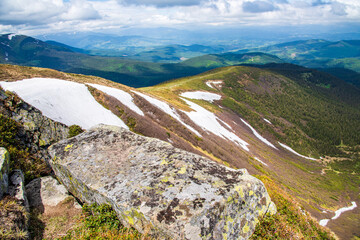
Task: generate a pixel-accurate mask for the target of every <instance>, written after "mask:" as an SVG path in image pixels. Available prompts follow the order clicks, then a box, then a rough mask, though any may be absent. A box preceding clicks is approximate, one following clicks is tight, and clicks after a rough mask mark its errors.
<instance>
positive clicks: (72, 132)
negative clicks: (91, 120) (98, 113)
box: [68, 125, 84, 138]
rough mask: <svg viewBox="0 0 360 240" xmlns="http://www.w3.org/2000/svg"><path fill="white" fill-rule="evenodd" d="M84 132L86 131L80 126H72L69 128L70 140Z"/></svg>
mask: <svg viewBox="0 0 360 240" xmlns="http://www.w3.org/2000/svg"><path fill="white" fill-rule="evenodd" d="M82 132H84V130H83V129H82V128H81V127H80V126H79V125H71V126H70V127H69V133H68V138H72V137H75V136H77V135H79V134H80V133H82Z"/></svg>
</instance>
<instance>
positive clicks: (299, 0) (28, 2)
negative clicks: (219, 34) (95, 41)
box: [0, 0, 360, 32]
mask: <svg viewBox="0 0 360 240" xmlns="http://www.w3.org/2000/svg"><path fill="white" fill-rule="evenodd" d="M29 6H31V7H29ZM336 22H355V23H359V22H360V1H358V0H173V1H170V0H101V1H99V0H36V1H34V0H0V31H1V30H2V31H5V30H4V29H18V31H19V30H24V29H26V30H28V31H35V30H38V31H40V30H41V31H43V32H46V31H57V32H59V31H72V30H75V31H87V30H93V31H98V30H100V31H101V30H104V29H119V28H121V27H124V26H132V27H142V28H147V27H159V26H164V27H175V28H176V27H179V26H181V27H186V26H191V27H193V26H197V27H199V26H220V25H221V26H241V25H265V24H266V25H288V24H290V25H291V24H294V25H296V24H329V23H336ZM109 31H110V30H109ZM12 32H15V30H12Z"/></svg>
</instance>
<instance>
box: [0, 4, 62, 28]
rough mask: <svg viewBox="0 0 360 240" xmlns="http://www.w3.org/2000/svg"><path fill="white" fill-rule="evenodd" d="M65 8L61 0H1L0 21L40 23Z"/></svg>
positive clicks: (4, 22) (3, 22)
mask: <svg viewBox="0 0 360 240" xmlns="http://www.w3.org/2000/svg"><path fill="white" fill-rule="evenodd" d="M65 9H66V7H65V5H64V3H63V2H62V0H38V1H33V0H18V1H14V0H1V1H0V23H1V24H7V25H10V24H11V25H19V24H41V23H43V22H44V20H45V19H46V20H48V21H51V19H52V18H54V17H55V16H58V15H60V14H61V13H62V12H63V11H64V10H65Z"/></svg>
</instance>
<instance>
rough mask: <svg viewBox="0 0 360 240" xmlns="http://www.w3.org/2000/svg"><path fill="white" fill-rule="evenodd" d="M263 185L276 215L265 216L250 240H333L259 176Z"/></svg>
mask: <svg viewBox="0 0 360 240" xmlns="http://www.w3.org/2000/svg"><path fill="white" fill-rule="evenodd" d="M259 178H260V180H261V181H262V182H263V183H264V184H265V186H266V189H267V191H268V193H269V195H270V197H271V200H272V201H273V202H274V203H275V204H276V207H277V214H275V215H272V216H266V217H264V218H263V219H261V220H260V222H259V223H258V224H257V226H256V229H255V232H254V234H253V235H252V236H251V238H250V239H254V240H255V239H269V240H270V239H271V240H272V239H323V240H329V239H335V237H334V236H333V235H332V234H331V233H330V232H329V231H328V230H326V229H325V228H323V227H321V226H320V225H319V224H318V223H317V222H316V220H315V219H313V218H311V217H310V215H308V214H307V213H305V212H303V211H302V210H301V206H300V204H299V203H298V202H297V201H296V200H295V199H294V198H292V197H291V196H290V195H289V194H288V193H286V192H285V191H284V190H282V189H281V188H280V187H279V186H278V185H277V184H276V183H275V182H274V181H272V180H270V179H269V178H268V177H266V176H259Z"/></svg>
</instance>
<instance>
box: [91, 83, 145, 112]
mask: <svg viewBox="0 0 360 240" xmlns="http://www.w3.org/2000/svg"><path fill="white" fill-rule="evenodd" d="M87 85H90V86H92V87H94V88H96V89H98V90H100V91H102V92H104V93H106V94H108V95H110V96H112V97H114V98H116V99H117V100H119V101H120V102H121V103H122V104H124V105H125V106H127V107H128V108H130V109H131V110H133V111H134V112H136V113H137V114H139V115H141V116H144V113H143V111H141V109H140V108H139V107H138V106H136V105H135V103H134V99H133V98H132V96H131V95H130V94H129V93H127V92H125V91H123V90H120V89H117V88H111V87H106V86H103V85H99V84H93V83H87Z"/></svg>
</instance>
